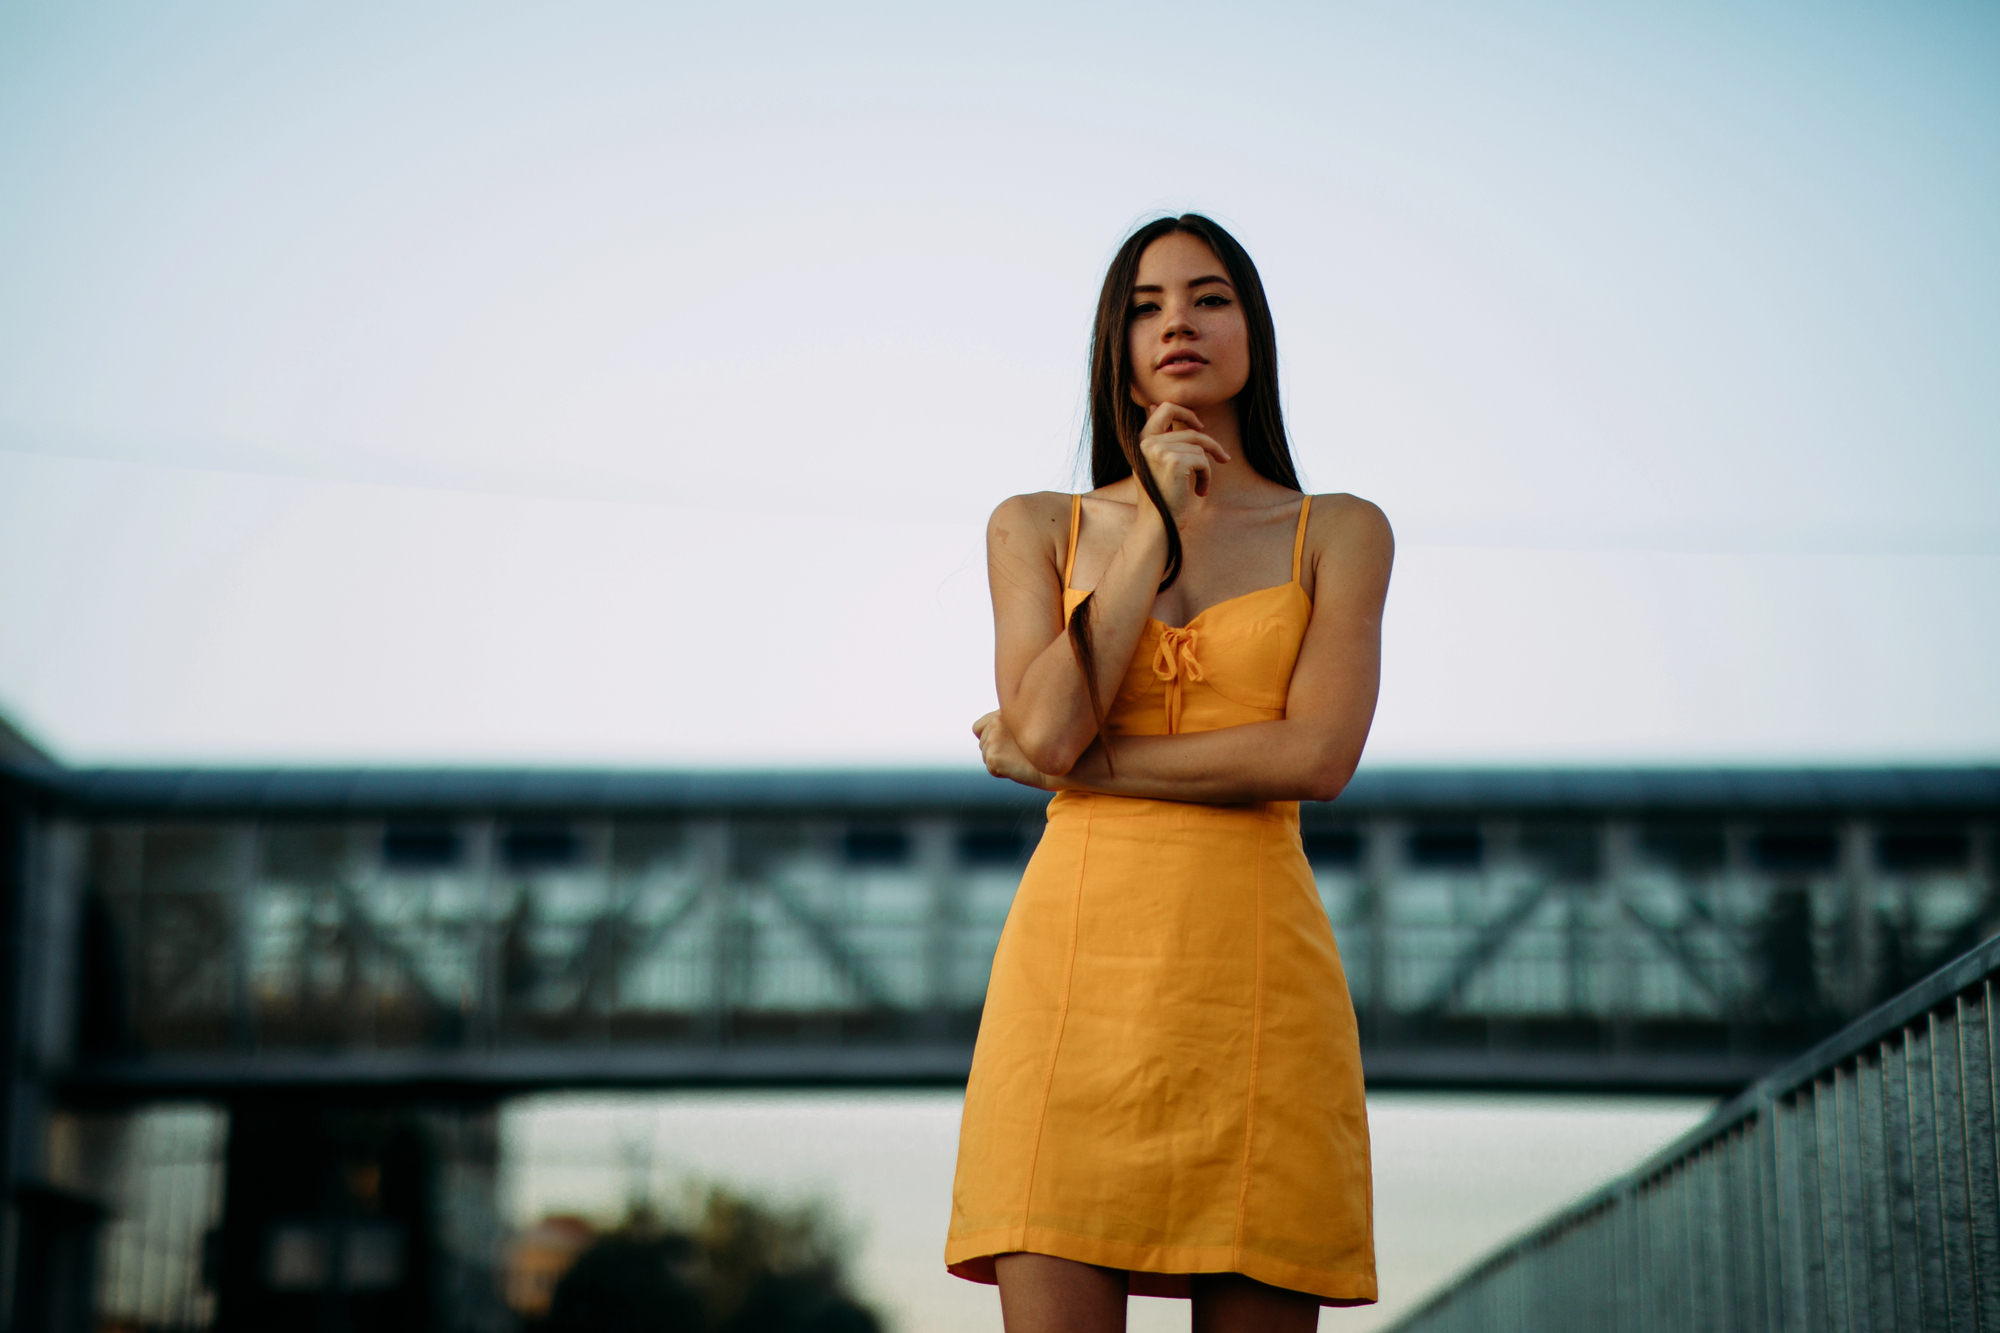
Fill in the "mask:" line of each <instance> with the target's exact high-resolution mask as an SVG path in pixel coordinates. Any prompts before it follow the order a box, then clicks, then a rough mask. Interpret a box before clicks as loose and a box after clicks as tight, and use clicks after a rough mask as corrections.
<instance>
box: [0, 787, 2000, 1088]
mask: <svg viewBox="0 0 2000 1333" xmlns="http://www.w3.org/2000/svg"><path fill="white" fill-rule="evenodd" d="M9 784H10V786H9V790H10V800H11V803H12V809H13V810H14V812H15V818H16V821H17V833H18V840H19V846H20V847H21V849H22V852H23V854H22V857H21V859H20V865H19V873H20V874H21V876H22V877H23V878H22V879H21V880H20V882H19V884H20V888H21V889H23V890H24V892H23V893H22V894H21V895H20V896H19V899H18V908H19V912H20V915H19V921H20V926H21V932H22V933H21V935H20V939H21V940H22V942H23V944H24V946H25V947H24V949H23V952H22V954H21V958H22V960H23V964H24V968H25V970H24V973H23V978H22V986H23V989H22V992H21V999H22V1005H23V1008H22V1010H21V1014H22V1021H23V1022H24V1023H25V1024H26V1026H25V1027H24V1028H23V1029H22V1032H23V1040H24V1041H25V1043H26V1045H25V1047H24V1053H25V1056H26V1057H27V1058H28V1059H29V1060H30V1062H31V1064H32V1065H33V1066H34V1067H35V1068H36V1069H38V1070H41V1071H45V1074H46V1077H47V1078H48V1079H49V1080H50V1081H51V1082H50V1086H51V1087H52V1088H54V1089H56V1090H57V1092H56V1094H55V1095H57V1096H59V1097H62V1098H68V1099H81V1100H84V1101H93V1100H95V1101H101V1100H105V1099H112V1100H118V1099H143V1098H157V1097H162V1096H168V1095H185V1094H195V1095H202V1096H221V1097H226V1096H227V1095H229V1094H230V1093H231V1092H232V1091H249V1090H255V1089H275V1088H306V1087H321V1088H328V1089H333V1088H346V1089H353V1090H360V1089H367V1088H377V1089H382V1090H385V1091H386V1090H391V1089H419V1088H420V1089H429V1090H431V1091H432V1092H437V1093H443V1092H453V1093H462V1094H465V1095H468V1096H475V1097H477V1096H488V1095H492V1094H498V1093H505V1092H509V1091H515V1090H525V1089H531V1088H547V1087H583V1086H633V1087H647V1086H649V1087H669V1086H680V1085H690V1084H736V1085H748V1084H768V1083H794V1084H841V1083H926V1082H929V1083H947V1082H951V1081H954V1080H958V1079H962V1078H963V1076H964V1074H965V1072H966V1069H967V1068H968V1066H969V1063H970V1058H971V1048H972V1041H973V1037H974V1034H975V1032H976V1030H977V1026H978V1020H979V1011H980V1004H981V1000H982V996H983V992H984V987H985V982H986V976H987V972H988V968H989V964H990V960H991V958H992V954H993V950H994V947H995V944H996V942H997V941H998V939H999V935H1000V930H1001V926H1002V924H1003V922H1004V920H1005V917H1006V913H1007V907H1008V904H1009V902H1010V900H1011V898H1012V895H1013V891H1014V888H1015V886H1016V884H1017V882H1018V880H1019V876H1020V873H1021V869H1022V866H1023V865H1024V864H1025V862H1026V860H1027V857H1028V856H1029V854H1030V853H1031V852H1032V851H1033V848H1034V844H1035V840H1036V838H1037V837H1038V835H1039V829H1040V824H1041V813H1040V811H1041V806H1042V804H1043V802H1044V799H1045V798H1043V797H1042V796H1040V795H1039V794H1038V793H1035V792H1031V791H1028V790H1026V789H1023V788H1019V787H1016V786H1013V785H1011V784H1008V783H1003V782H997V781H994V780H992V779H989V778H987V777H986V776H985V775H983V774H979V773H972V774H967V773H962V772H937V773H927V772H889V771H857V772H818V773H783V774H775V773H774V774H760V773H707V774H692V773H675V774H668V773H637V772H597V773H586V772H499V771H435V772H420V771H387V770H383V771H288V770H273V771H224V770H188V771H165V770H97V771H81V770H65V769H58V768H54V767H52V766H40V767H35V766H31V765H30V766H20V767H17V769H16V771H15V773H14V776H13V777H12V778H11V779H9ZM1302 827H1303V839H1304V844H1305V851H1306V854H1307V856H1308V858H1309V859H1310V861H1311V863H1312V866H1313V870H1314V874H1315V877H1316V880H1317V883H1318V887H1319V893H1320V897H1321V899H1322V901H1323V902H1324V904H1325V907H1326V910H1327V912H1328V915H1329V917H1330V918H1331V920H1332V923H1333V927H1334V931H1335V933H1336V935H1337V937H1338V939H1339V942H1340V947H1341V953H1342V956H1343V958H1344V960H1345V964H1346V967H1347V972H1348V978H1349V983H1350V989H1351V993H1352V997H1353V1001H1354V1004H1355V1007H1356V1010H1357V1012H1358V1014H1359V1017H1360V1020H1361V1027H1362V1033H1363V1041H1364V1063H1365V1067H1366V1070H1367V1074H1368V1077H1369V1079H1370V1081H1371V1082H1372V1083H1374V1084H1377V1085H1405V1086H1409V1085H1430V1086H1513V1087H1597V1088H1631V1089H1688V1090H1727V1089H1734V1088H1737V1087H1741V1086H1742V1085H1744V1084H1746V1083H1748V1082H1749V1081H1750V1080H1751V1079H1752V1078H1754V1077H1756V1076H1757V1075H1758V1074H1760V1073H1762V1072H1764V1071H1765V1070H1766V1069H1768V1068H1769V1067H1771V1066H1772V1065H1773V1064H1774V1063H1776V1062H1777V1061H1779V1060H1781V1059H1783V1058H1785V1057H1787V1056H1790V1055H1793V1054H1796V1053H1797V1052H1799V1051H1801V1050H1803V1049H1805V1048H1806V1047H1808V1046H1809V1045H1811V1044H1812V1043H1813V1042H1814V1041H1816V1040H1818V1039H1820V1038H1822V1037H1824V1036H1825V1035H1826V1034H1827V1033H1828V1032H1831V1031H1832V1030H1834V1029H1835V1028H1837V1027H1839V1026H1840V1025H1841V1024H1842V1023H1843V1022H1845V1021H1847V1020H1848V1019H1851V1018H1852V1017H1853V1016H1855V1015H1857V1014H1859V1013H1862V1012H1863V1011H1865V1010H1867V1009H1869V1008H1870V1007H1871V1006H1872V1005H1874V1004H1875V1003H1876V1002H1878V1001H1879V1000H1881V999H1882V998H1883V997H1885V996H1888V995H1892V994H1894V993H1896V992H1898V991H1900V990H1902V989H1904V988H1905V987H1906V986H1907V985H1909V984H1910V983H1911V982H1912V981H1913V980H1915V979H1916V978H1918V977H1920V976H1922V975H1924V974H1925V973H1926V972H1928V971H1930V970H1931V969H1932V968H1933V967H1935V966H1936V965H1937V964H1938V963H1939V962H1941V961H1942V960H1944V959H1947V958H1949V957H1952V956H1954V955H1956V954H1958V953H1962V952H1963V951H1964V950H1965V949H1966V948H1968V947H1970V946H1971V945H1973V944H1974V943H1976V942H1977V941H1979V940H1980V939H1982V938H1984V937H1986V936H1987V935H1989V934H1991V933H1993V932H1994V931H1995V930H1996V929H2000V893H1997V892H1996V858H2000V841H1996V832H2000V770H1995V769H1977V768H1959V769H1893V770H1892V769H1882V770H1824V771H1816V770H1783V771H1779V770H1765V771H1688V770H1679V771H1592V772H1581V771H1577V772H1526V771H1515V772H1482V771H1454V772H1443V771H1427V772H1396V771H1379V772H1364V773H1363V774H1362V775H1360V776H1359V777H1357V778H1356V779H1355V781H1354V783H1353V785H1352V786H1351V787H1350V788H1349V789H1348V791H1347V792H1346V793H1345V794H1344V795H1343V796H1342V797H1341V798H1340V799H1339V800H1338V801H1336V802H1333V803H1331V804H1328V805H1310V806H1308V807H1306V810H1305V813H1304V817H1303V820H1302Z"/></svg>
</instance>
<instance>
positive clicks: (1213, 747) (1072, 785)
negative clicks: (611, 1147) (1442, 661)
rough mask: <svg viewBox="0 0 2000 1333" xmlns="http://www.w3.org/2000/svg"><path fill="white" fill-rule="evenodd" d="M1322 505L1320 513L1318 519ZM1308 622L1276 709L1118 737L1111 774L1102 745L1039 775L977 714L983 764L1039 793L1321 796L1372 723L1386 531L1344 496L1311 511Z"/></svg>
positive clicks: (1347, 766) (1351, 760) (1388, 543)
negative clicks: (1270, 718)
mask: <svg viewBox="0 0 2000 1333" xmlns="http://www.w3.org/2000/svg"><path fill="white" fill-rule="evenodd" d="M1322 506H1323V507H1324V509H1325V510H1327V511H1331V512H1327V513H1326V514H1325V519H1326V520H1327V521H1325V522H1322V521H1321V509H1322ZM1313 519H1314V521H1313V523H1312V525H1311V526H1312V528H1313V529H1314V531H1312V532H1310V533H1309V534H1308V541H1309V542H1310V543H1311V547H1310V549H1311V555H1312V559H1313V562H1314V570H1315V575H1314V588H1313V612H1312V620H1311V622H1310V623H1309V624H1308V625H1307V627H1306V634H1305V640H1304V642H1303V643H1301V644H1300V646H1299V658H1298V664H1297V665H1296V666H1295V667H1294V668H1293V670H1292V683H1291V688H1290V690H1289V691H1288V693H1287V694H1286V697H1285V716H1284V717H1283V718H1281V719H1279V720H1278V721H1275V722H1252V723H1247V724H1245V725H1243V726H1236V727H1220V728H1217V729H1216V730H1214V731H1197V732H1187V733H1183V734H1181V735H1177V736H1120V737H1119V738H1118V739H1117V742H1116V745H1117V752H1116V756H1115V759H1116V765H1117V771H1116V774H1115V775H1114V774H1113V773H1112V772H1111V771H1110V770H1109V769H1108V768H1107V766H1106V764H1105V762H1104V750H1103V746H1102V744H1101V743H1100V744H1096V745H1093V746H1091V748H1090V749H1089V750H1087V751H1085V753H1084V755H1083V757H1082V758H1081V759H1079V760H1078V761H1077V764H1076V766H1075V767H1074V768H1072V769H1071V770H1070V771H1069V772H1068V773H1067V774H1065V775H1064V776H1062V777H1051V776H1049V775H1047V774H1043V773H1039V772H1037V771H1036V770H1035V769H1034V768H1033V766H1032V765H1029V764H1028V763H1027V762H1026V761H1025V759H1023V758H1021V756H1020V752H1019V750H1018V748H1017V747H1015V746H1014V744H1013V741H1012V738H1011V737H1009V736H1008V735H1007V734H1006V729H1005V727H1004V726H1002V725H1001V724H1000V723H999V721H998V717H999V715H998V714H988V715H987V716H986V717H983V718H981V719H980V720H979V722H978V723H977V724H975V728H974V729H975V730H976V731H978V732H979V735H980V749H981V751H982V752H983V753H984V754H985V757H986V764H987V767H988V768H989V769H990V770H992V771H993V772H994V773H995V774H997V775H998V776H1001V777H1008V778H1012V779H1014V780H1015V781H1016V782H1023V783H1026V784H1027V785H1029V786H1035V787H1042V788H1045V789H1047V790H1050V791H1060V790H1065V789H1078V790H1083V791H1093V792H1102V793H1105V794H1107V795H1113V796H1143V797H1151V798H1153V799H1156V800H1169V801H1201V802H1205V803H1208V804H1215V805H1226V804H1235V803H1238V802H1248V801H1298V800H1307V801H1330V800H1332V799H1333V798H1334V797H1336V796H1338V795H1339V794H1340V792H1341V789H1342V788H1344V787H1345V786H1346V785H1347V780H1348V779H1349V778H1351V777H1352V776H1354V767H1355V765H1356V764H1358V763H1359V762H1360V761H1361V747H1362V745H1363V744H1364V743H1365V742H1366V741H1367V739H1368V728H1369V725H1370V724H1371V723H1372V722H1373V721H1374V719H1375V696H1376V692H1377V689H1378V687H1379V684H1380V681H1381V673H1382V604H1383V602H1384V600H1385V599H1386V598H1387V596H1388V591H1389V568H1390V565H1391V563H1392V561H1393V559H1394V556H1395V537H1394V535H1393V534H1392V533H1391V532H1390V530H1389V521H1388V519H1387V518H1385V517H1384V516H1383V514H1382V511H1381V510H1380V509H1377V508H1376V507H1375V506H1374V505H1372V504H1370V503H1368V502H1367V501H1366V500H1359V499H1355V498H1354V497H1352V496H1340V497H1327V499H1326V500H1325V501H1323V502H1321V504H1316V505H1315V506H1314V514H1313Z"/></svg>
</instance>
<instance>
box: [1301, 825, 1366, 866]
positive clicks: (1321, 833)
mask: <svg viewBox="0 0 2000 1333" xmlns="http://www.w3.org/2000/svg"><path fill="white" fill-rule="evenodd" d="M1300 841H1302V842H1303V843H1305V845H1306V860H1308V861H1310V862H1312V863H1313V864H1314V865H1316V866H1358V865H1360V864H1361V835H1360V834H1359V833H1357V832H1355V831H1354V830H1353V829H1351V828H1347V829H1308V830H1306V831H1305V832H1304V833H1303V834H1301V835H1300Z"/></svg>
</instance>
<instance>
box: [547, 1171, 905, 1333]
mask: <svg viewBox="0 0 2000 1333" xmlns="http://www.w3.org/2000/svg"><path fill="white" fill-rule="evenodd" d="M844 1249H845V1245H844V1238H843V1237H842V1236H841V1235H840V1233H839V1231H838V1229H837V1228H836V1227H834V1226H833V1225H832V1223H831V1222H830V1220H829V1219H828V1217H827V1215H826V1214H825V1212H824V1211H823V1210H821V1209H818V1208H813V1207H807V1208H800V1209H794V1210H791V1211H788V1212H787V1211H778V1210H774V1209H771V1208H767V1207H764V1206H763V1205H761V1204H757V1203H754V1202H752V1201H750V1200H747V1199H744V1198H742V1197H740V1196H738V1195H735V1194H732V1193H730V1192H728V1191H727V1190H722V1189H711V1190H709V1191H708V1193H707V1195H706V1196H705V1198H704V1200H703V1203H702V1207H701V1211H700V1217H699V1220H698V1221H697V1222H696V1223H695V1224H694V1226H693V1227H692V1228H691V1229H690V1230H689V1231H686V1232H679V1231H669V1230H666V1229H664V1228H663V1227H662V1226H661V1223H660V1220H659V1218H658V1216H657V1215H656V1214H654V1213H653V1212H652V1211H651V1210H650V1209H649V1208H646V1207H643V1206H641V1207H635V1208H634V1209H633V1212H632V1214H631V1216H630V1217H629V1218H628V1219H627V1220H626V1222H625V1224H624V1225H623V1226H622V1227H621V1228H620V1229H619V1230H618V1231H616V1232H614V1233H612V1234H610V1235H608V1236H605V1237H604V1238H603V1239H601V1240H599V1241H598V1242H597V1243H596V1244H595V1245H593V1246H592V1247H591V1248H590V1249H589V1250H587V1251H585V1252H584V1254H583V1256H582V1257H581V1258H580V1259H578V1260H577V1262H576V1264H575V1266H574V1267H572V1268H571V1269H570V1270H569V1272H568V1273H566V1274H565V1275H564V1276H563V1278H562V1280H561V1281H560V1282H559V1283H557V1284H556V1288H555V1294H554V1297H553V1298H552V1299H551V1301H550V1303H549V1314H548V1318H547V1319H546V1320H545V1321H540V1322H538V1323H537V1324H535V1325H534V1327H536V1328H538V1329H539V1330H542V1333H586V1331H587V1333H641V1330H643V1331H644V1333H881V1328H882V1324H881V1321H880V1320H879V1319H878V1318H877V1317H876V1315H875V1314H874V1312H873V1311H871V1310H870V1309H868V1307H867V1306H865V1305H863V1304H861V1303H860V1302H859V1301H857V1300H856V1299H855V1298H854V1297H853V1296H852V1295H850V1294H849V1293H848V1291H847V1286H846V1280H845V1277H844V1274H843V1271H842V1267H843V1266H842V1255H843V1251H844Z"/></svg>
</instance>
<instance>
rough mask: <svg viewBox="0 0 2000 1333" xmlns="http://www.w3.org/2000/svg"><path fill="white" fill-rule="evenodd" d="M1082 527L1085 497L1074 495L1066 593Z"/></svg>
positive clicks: (1064, 567)
mask: <svg viewBox="0 0 2000 1333" xmlns="http://www.w3.org/2000/svg"><path fill="white" fill-rule="evenodd" d="M1082 526H1083V496H1081V495H1072V496H1070V497H1069V555H1068V556H1067V557H1066V558H1064V560H1063V591H1064V592H1068V591H1069V576H1070V575H1071V574H1072V573H1074V572H1075V570H1076V534H1077V532H1078V530H1079V529H1080V528H1082ZM1292 563H1293V565H1294V566H1296V565H1297V564H1298V561H1297V560H1294V561H1293V562H1292ZM1292 577H1293V578H1295V579H1296V578H1297V577H1298V573H1297V571H1296V569H1295V570H1294V572H1293V574H1292Z"/></svg>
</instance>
